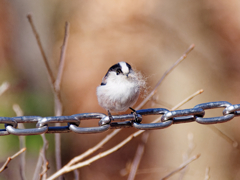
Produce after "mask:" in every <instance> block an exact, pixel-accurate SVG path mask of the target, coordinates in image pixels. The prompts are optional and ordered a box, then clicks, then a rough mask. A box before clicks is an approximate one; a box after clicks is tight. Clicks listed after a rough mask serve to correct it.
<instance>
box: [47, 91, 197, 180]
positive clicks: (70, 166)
mask: <svg viewBox="0 0 240 180" xmlns="http://www.w3.org/2000/svg"><path fill="white" fill-rule="evenodd" d="M194 94H195V93H194ZM188 99H189V98H187V99H185V101H183V103H182V104H184V102H187V101H188ZM160 119H161V117H160V118H157V119H155V120H154V121H153V122H152V123H156V122H158V121H160ZM115 131H117V130H115ZM119 131H120V130H118V132H119ZM118 132H116V133H118ZM143 132H145V131H144V130H138V131H136V132H135V133H133V134H131V135H130V136H129V137H127V138H126V139H125V140H123V141H122V142H121V143H119V144H117V145H116V146H114V147H112V148H111V149H109V150H107V151H104V152H102V153H100V154H98V155H96V156H94V157H92V158H90V159H88V160H86V161H83V162H80V163H77V164H76V165H73V164H75V163H76V162H78V161H80V160H81V159H83V157H86V156H87V155H89V154H91V153H92V151H91V149H90V150H88V151H87V152H85V153H84V155H80V156H78V157H75V158H74V159H73V160H71V161H70V162H69V163H68V164H67V165H65V166H64V167H63V168H62V169H60V170H59V171H57V172H56V173H54V174H53V175H52V176H50V177H49V178H48V180H52V179H55V178H57V177H58V176H60V175H62V174H64V173H67V172H70V171H73V170H74V169H77V168H81V167H83V166H86V165H89V164H91V163H92V162H94V161H96V160H98V159H100V158H102V157H105V156H107V155H109V154H111V153H113V152H115V151H116V150H118V149H120V148H121V147H122V146H124V145H125V144H127V143H128V142H129V141H131V140H132V139H133V138H134V137H137V136H139V135H140V134H142V133H143ZM110 138H112V135H110ZM104 139H105V141H104V142H103V144H105V143H106V142H107V141H108V140H109V139H107V138H104ZM100 144H101V142H100V143H99V144H98V146H95V147H94V149H93V150H96V149H98V148H99V147H100V146H99V145H100Z"/></svg>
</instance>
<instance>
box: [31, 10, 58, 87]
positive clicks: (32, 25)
mask: <svg viewBox="0 0 240 180" xmlns="http://www.w3.org/2000/svg"><path fill="white" fill-rule="evenodd" d="M27 18H28V21H29V23H30V25H31V28H32V31H33V34H34V36H35V38H36V40H37V44H38V47H39V49H40V51H41V55H42V57H43V61H44V63H45V66H46V68H47V72H48V75H49V77H50V81H51V84H52V85H53V84H54V76H53V72H52V70H51V68H50V65H49V61H48V59H47V56H46V53H45V52H44V50H43V46H42V43H41V40H40V37H39V35H38V32H37V30H36V28H35V25H34V23H33V20H32V15H31V14H28V15H27ZM53 88H54V87H53Z"/></svg>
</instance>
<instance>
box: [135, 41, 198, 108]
mask: <svg viewBox="0 0 240 180" xmlns="http://www.w3.org/2000/svg"><path fill="white" fill-rule="evenodd" d="M194 47H195V45H194V44H192V45H191V46H189V48H188V49H187V51H186V52H185V53H184V54H183V55H182V56H181V57H180V58H179V59H178V60H177V61H176V62H175V63H174V64H173V65H172V66H171V67H170V68H169V69H168V70H167V71H166V72H165V73H164V74H163V76H162V78H161V79H160V80H159V81H158V83H157V84H156V86H155V87H154V88H153V90H152V91H151V92H150V93H149V95H148V96H147V97H146V98H145V99H144V100H143V101H142V102H141V103H140V104H139V105H138V106H137V107H136V108H135V109H140V107H143V106H144V104H146V103H147V101H148V100H149V99H150V98H151V97H152V96H153V95H154V94H155V93H156V90H157V88H158V86H159V85H160V84H161V83H162V82H163V80H164V79H165V77H166V76H167V75H168V74H169V73H170V72H171V71H172V70H173V69H174V68H175V67H176V66H177V65H178V64H179V63H181V62H182V61H183V60H184V59H186V57H187V55H188V54H189V53H190V52H191V51H192V50H193V48H194Z"/></svg>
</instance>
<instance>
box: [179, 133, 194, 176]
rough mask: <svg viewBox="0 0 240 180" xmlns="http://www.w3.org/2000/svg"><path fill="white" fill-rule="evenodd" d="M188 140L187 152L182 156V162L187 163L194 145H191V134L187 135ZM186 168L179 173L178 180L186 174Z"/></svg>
mask: <svg viewBox="0 0 240 180" xmlns="http://www.w3.org/2000/svg"><path fill="white" fill-rule="evenodd" d="M187 138H188V149H187V151H186V152H185V153H184V154H183V162H185V161H187V159H188V158H189V157H190V155H191V153H192V151H193V149H194V147H195V146H194V143H193V134H192V133H188V135H187ZM186 170H187V167H185V168H183V169H182V170H181V172H180V176H179V178H178V179H179V180H182V179H183V177H184V175H185V173H186Z"/></svg>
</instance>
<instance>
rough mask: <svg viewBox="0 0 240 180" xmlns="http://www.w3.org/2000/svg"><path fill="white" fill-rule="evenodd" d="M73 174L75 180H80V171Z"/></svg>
mask: <svg viewBox="0 0 240 180" xmlns="http://www.w3.org/2000/svg"><path fill="white" fill-rule="evenodd" d="M73 172H74V180H79V179H80V177H79V172H78V170H77V169H75V170H74V171H73Z"/></svg>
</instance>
